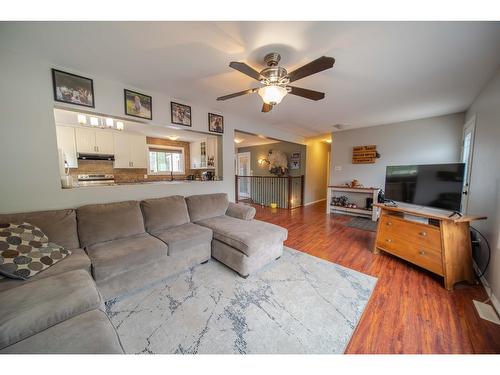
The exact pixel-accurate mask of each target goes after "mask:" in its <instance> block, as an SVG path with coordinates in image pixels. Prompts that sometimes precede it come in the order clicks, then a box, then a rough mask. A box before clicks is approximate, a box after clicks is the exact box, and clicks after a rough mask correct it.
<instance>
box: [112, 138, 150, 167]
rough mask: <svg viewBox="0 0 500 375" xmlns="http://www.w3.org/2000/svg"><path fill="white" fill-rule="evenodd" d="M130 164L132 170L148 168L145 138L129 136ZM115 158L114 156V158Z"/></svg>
mask: <svg viewBox="0 0 500 375" xmlns="http://www.w3.org/2000/svg"><path fill="white" fill-rule="evenodd" d="M129 137H130V138H129V139H130V162H131V163H132V165H131V167H132V168H148V147H147V144H146V136H144V135H135V134H131V135H130V136H129ZM115 157H116V156H115Z"/></svg>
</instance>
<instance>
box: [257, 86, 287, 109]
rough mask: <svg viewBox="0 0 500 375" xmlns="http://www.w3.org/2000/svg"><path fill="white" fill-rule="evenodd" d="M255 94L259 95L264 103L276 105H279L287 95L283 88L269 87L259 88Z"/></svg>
mask: <svg viewBox="0 0 500 375" xmlns="http://www.w3.org/2000/svg"><path fill="white" fill-rule="evenodd" d="M257 93H258V94H259V95H260V97H261V98H262V100H263V101H264V103H266V104H270V105H276V104H279V103H281V101H282V100H283V98H284V97H285V96H286V94H288V91H287V89H286V88H285V87H282V86H276V85H270V86H264V87H261V88H260V89H259V90H258V91H257Z"/></svg>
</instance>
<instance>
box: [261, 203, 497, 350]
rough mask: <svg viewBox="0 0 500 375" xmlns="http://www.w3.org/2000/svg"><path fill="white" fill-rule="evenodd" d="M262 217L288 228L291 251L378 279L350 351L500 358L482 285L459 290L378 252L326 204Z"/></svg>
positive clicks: (369, 235)
mask: <svg viewBox="0 0 500 375" xmlns="http://www.w3.org/2000/svg"><path fill="white" fill-rule="evenodd" d="M255 207H256V209H257V215H256V218H257V219H260V220H264V221H268V222H271V223H274V224H277V225H281V226H283V227H286V228H287V229H288V231H289V235H288V240H287V241H286V242H285V245H286V246H288V247H291V248H294V249H297V250H301V251H303V252H306V253H308V254H311V255H314V256H317V257H320V258H323V259H327V260H329V261H332V262H335V263H337V264H340V265H342V266H345V267H349V268H351V269H354V270H357V271H360V272H363V273H366V274H368V275H372V276H375V277H377V278H378V282H377V286H376V287H375V290H374V292H373V295H372V297H371V299H370V302H369V304H368V306H367V308H366V310H365V312H364V314H363V317H362V319H361V321H360V323H359V325H358V327H357V328H356V331H355V332H354V335H353V337H352V339H351V341H350V343H349V346H348V347H347V350H346V353H351V354H354V353H407V354H410V353H500V326H497V325H495V324H493V323H490V322H488V321H485V320H482V319H481V318H479V315H478V314H477V312H476V310H475V308H474V305H473V303H472V300H473V299H476V300H479V301H484V300H486V299H487V298H488V297H487V295H486V292H485V291H484V288H483V287H482V286H481V285H472V286H471V285H468V284H457V285H456V286H455V289H454V290H453V291H452V292H448V291H447V290H446V289H445V288H444V287H443V279H442V278H441V277H438V276H436V275H434V274H431V273H429V272H427V271H425V270H423V269H420V268H418V267H416V266H413V265H411V264H410V263H407V262H405V261H403V260H400V259H398V258H395V257H392V256H391V255H388V254H384V253H381V254H379V255H374V254H372V252H371V251H370V250H371V249H372V248H373V244H374V241H375V233H373V232H368V231H364V230H360V229H355V228H350V227H347V226H346V225H345V223H346V222H347V221H349V220H350V218H349V217H347V216H329V215H327V214H326V213H325V203H324V202H322V203H317V204H314V205H311V206H307V207H304V208H297V209H294V210H284V209H274V210H273V209H270V208H267V207H260V206H255Z"/></svg>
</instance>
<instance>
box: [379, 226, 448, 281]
mask: <svg viewBox="0 0 500 375" xmlns="http://www.w3.org/2000/svg"><path fill="white" fill-rule="evenodd" d="M377 247H378V248H380V249H382V250H384V251H386V252H388V253H391V254H393V255H395V256H397V257H399V258H402V259H405V260H407V261H409V262H411V263H413V264H416V265H417V266H420V267H423V268H425V269H427V270H429V271H431V272H434V273H437V274H438V275H441V276H442V275H443V274H444V273H443V260H442V254H441V251H440V250H437V249H435V248H432V247H425V246H423V245H419V244H416V243H414V242H411V241H408V240H406V239H403V238H401V237H399V236H395V235H391V233H389V232H388V231H384V232H381V233H380V234H379V236H378V240H377Z"/></svg>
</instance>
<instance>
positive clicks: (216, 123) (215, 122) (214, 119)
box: [208, 113, 224, 134]
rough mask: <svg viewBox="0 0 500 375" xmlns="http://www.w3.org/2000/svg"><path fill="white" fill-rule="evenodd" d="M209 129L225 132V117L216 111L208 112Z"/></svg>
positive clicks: (215, 131)
mask: <svg viewBox="0 0 500 375" xmlns="http://www.w3.org/2000/svg"><path fill="white" fill-rule="evenodd" d="M208 130H209V131H211V132H214V133H221V134H223V133H224V117H222V116H221V115H216V114H214V113H209V114H208Z"/></svg>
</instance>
